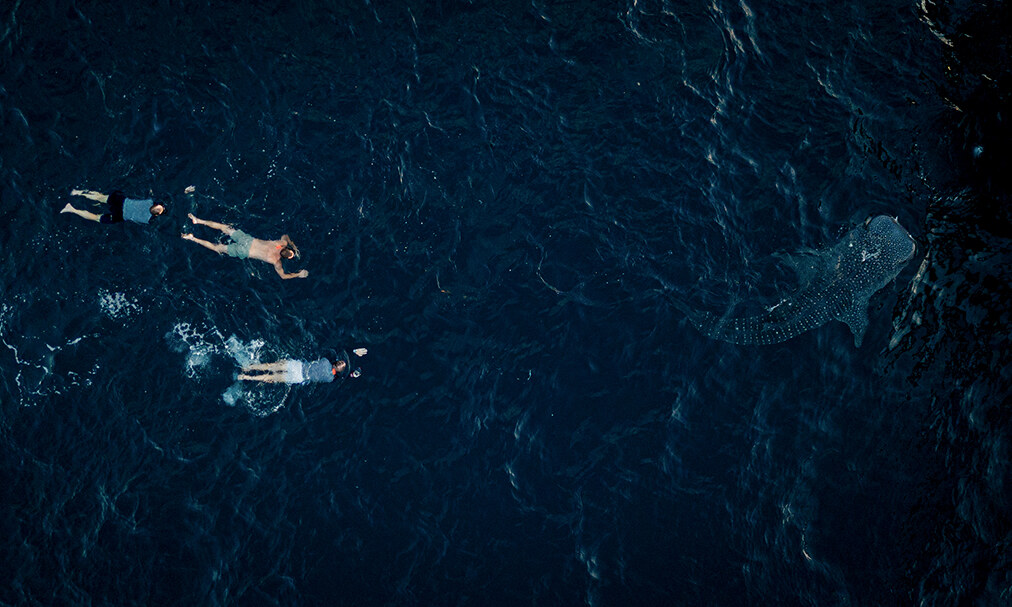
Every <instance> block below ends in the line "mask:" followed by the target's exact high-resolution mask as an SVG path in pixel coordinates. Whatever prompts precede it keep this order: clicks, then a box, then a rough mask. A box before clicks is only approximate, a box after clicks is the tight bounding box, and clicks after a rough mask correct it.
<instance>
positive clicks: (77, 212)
mask: <svg viewBox="0 0 1012 607" xmlns="http://www.w3.org/2000/svg"><path fill="white" fill-rule="evenodd" d="M60 212H61V213H73V214H74V215H77V216H78V217H84V218H85V219H87V220H90V221H98V222H101V221H102V216H101V215H99V214H98V213H89V212H88V211H82V210H81V209H75V208H74V207H72V206H70V203H69V202H68V203H67V206H65V207H63V208H62V209H60Z"/></svg>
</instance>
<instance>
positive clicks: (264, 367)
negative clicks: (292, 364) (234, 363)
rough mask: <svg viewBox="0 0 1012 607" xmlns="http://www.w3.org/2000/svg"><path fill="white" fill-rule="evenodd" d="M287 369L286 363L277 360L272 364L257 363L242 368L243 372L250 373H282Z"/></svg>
mask: <svg viewBox="0 0 1012 607" xmlns="http://www.w3.org/2000/svg"><path fill="white" fill-rule="evenodd" d="M287 367H288V361H286V360H279V361H277V362H273V363H257V364H254V365H246V366H245V367H243V368H242V370H243V371H244V372H247V373H248V372H250V371H284V370H285V369H286V368H287Z"/></svg>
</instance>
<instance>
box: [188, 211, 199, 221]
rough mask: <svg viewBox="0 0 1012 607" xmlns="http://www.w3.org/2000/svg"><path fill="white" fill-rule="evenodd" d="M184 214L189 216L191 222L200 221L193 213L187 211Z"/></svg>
mask: <svg viewBox="0 0 1012 607" xmlns="http://www.w3.org/2000/svg"><path fill="white" fill-rule="evenodd" d="M186 216H187V217H189V218H190V221H192V222H193V223H198V222H199V221H200V220H199V219H197V217H196V215H194V214H193V213H187V214H186Z"/></svg>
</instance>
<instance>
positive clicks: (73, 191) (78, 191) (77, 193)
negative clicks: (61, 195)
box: [70, 190, 84, 196]
mask: <svg viewBox="0 0 1012 607" xmlns="http://www.w3.org/2000/svg"><path fill="white" fill-rule="evenodd" d="M81 194H84V190H71V191H70V195H71V196H80V195H81Z"/></svg>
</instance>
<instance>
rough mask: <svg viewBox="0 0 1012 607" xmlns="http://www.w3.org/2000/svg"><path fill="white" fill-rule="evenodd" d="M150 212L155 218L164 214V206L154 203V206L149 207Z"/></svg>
mask: <svg viewBox="0 0 1012 607" xmlns="http://www.w3.org/2000/svg"><path fill="white" fill-rule="evenodd" d="M150 211H151V214H152V215H154V216H155V217H157V216H159V215H161V214H162V213H164V212H165V205H164V204H162V203H160V202H156V203H155V204H153V205H151V209H150Z"/></svg>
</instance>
